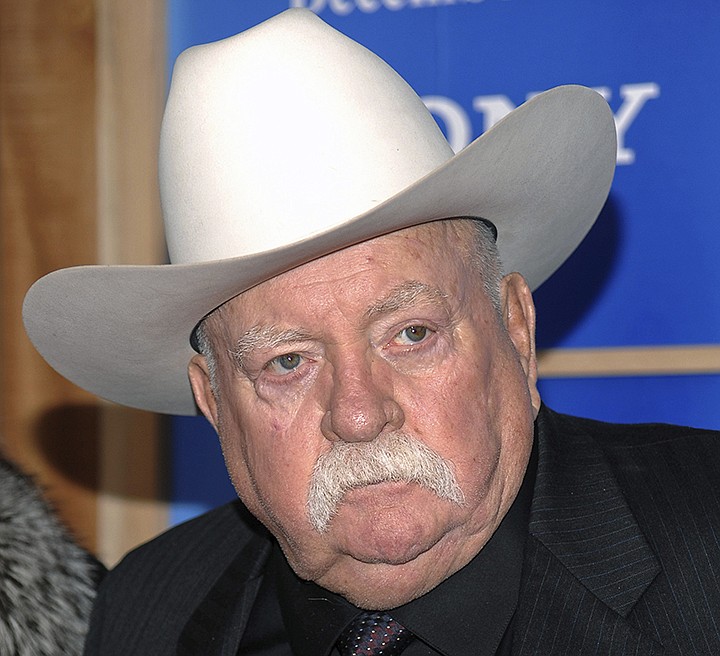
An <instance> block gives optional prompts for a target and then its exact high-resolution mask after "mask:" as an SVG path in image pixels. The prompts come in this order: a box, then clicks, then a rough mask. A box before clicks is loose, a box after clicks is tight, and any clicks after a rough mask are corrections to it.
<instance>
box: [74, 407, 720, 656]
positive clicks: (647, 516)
mask: <svg viewBox="0 0 720 656" xmlns="http://www.w3.org/2000/svg"><path fill="white" fill-rule="evenodd" d="M269 546H270V541H269V539H268V536H267V534H266V532H265V531H264V529H262V527H260V526H259V525H258V524H257V523H256V522H255V520H253V519H252V518H251V517H249V516H248V514H247V511H245V510H244V509H243V507H242V506H241V505H240V504H239V503H233V504H229V505H226V506H223V507H221V508H219V509H216V510H214V511H212V512H210V513H208V514H206V515H204V516H202V517H200V518H198V519H195V520H192V521H191V522H189V523H186V524H184V525H182V526H180V527H177V528H174V529H172V530H170V531H169V532H167V533H165V534H164V535H162V536H160V537H159V538H157V539H156V540H153V541H152V542H150V543H149V544H147V545H145V546H143V547H141V548H139V549H138V550H136V551H134V552H133V553H131V554H130V555H129V556H127V557H126V558H125V560H124V561H123V562H122V563H121V564H120V565H119V566H118V567H117V568H116V569H115V570H114V571H113V572H112V573H111V574H110V575H109V576H108V577H107V579H106V580H105V582H104V584H103V586H102V588H101V591H100V595H99V597H98V602H97V605H96V608H95V611H94V615H93V620H92V624H91V630H90V634H89V637H88V643H87V647H86V654H88V655H93V656H94V655H102V656H113V655H115V654H117V655H118V656H120V655H122V656H125V655H127V654H133V655H144V654H148V655H150V654H152V655H153V656H161V655H165V654H182V655H186V654H187V655H190V654H193V655H202V656H212V655H215V654H217V655H220V654H222V655H223V656H235V654H236V653H237V648H238V644H239V640H240V638H241V636H242V634H243V631H244V627H245V624H246V622H247V618H248V615H249V611H250V609H251V608H252V605H253V601H254V598H255V594H256V592H257V589H258V586H259V583H260V581H261V579H262V576H263V571H264V568H265V564H266V561H267V556H268V553H269ZM719 582H720V434H718V433H715V432H710V431H699V430H693V429H688V428H680V427H675V426H667V425H659V424H655V425H628V426H621V425H614V424H605V423H601V422H595V421H590V420H585V419H578V418H575V417H569V416H564V415H558V414H555V413H553V412H551V411H550V410H548V409H547V408H543V409H542V410H541V413H540V416H539V418H538V471H537V478H536V483H535V492H534V497H533V502H532V510H531V515H530V526H529V536H528V542H527V545H526V552H525V561H524V565H523V576H522V583H521V590H520V601H519V606H518V610H517V615H516V621H515V632H514V637H513V650H512V651H513V654H517V655H518V656H525V655H530V654H535V655H537V656H554V655H560V654H564V655H567V656H578V655H584V654H597V655H601V656H611V655H612V656H615V655H618V656H619V655H621V654H623V655H630V654H632V655H637V656H639V655H644V654H674V655H683V656H687V655H689V654H707V655H711V654H712V655H717V654H720V585H719ZM478 621H482V620H481V619H479V620H478Z"/></svg>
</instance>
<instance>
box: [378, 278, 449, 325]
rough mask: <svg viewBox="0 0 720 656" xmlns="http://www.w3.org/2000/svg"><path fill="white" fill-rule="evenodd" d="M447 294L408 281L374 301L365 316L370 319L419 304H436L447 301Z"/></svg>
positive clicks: (434, 288)
mask: <svg viewBox="0 0 720 656" xmlns="http://www.w3.org/2000/svg"><path fill="white" fill-rule="evenodd" d="M447 297H448V296H447V294H446V293H445V292H442V291H440V290H439V289H437V288H436V287H431V286H430V285H427V284H425V283H424V282H419V281H418V280H408V281H407V282H404V283H401V284H400V285H398V286H397V287H395V288H393V289H392V290H391V291H390V293H389V294H387V296H384V297H383V298H381V299H378V300H377V301H375V302H374V303H373V304H372V305H371V306H370V307H369V308H368V309H367V310H366V311H365V316H366V317H367V318H368V319H372V318H373V317H376V316H378V315H382V314H389V313H391V312H397V311H398V310H404V309H406V308H409V307H412V306H414V305H418V304H421V303H438V302H442V303H443V304H444V302H445V301H446V300H447Z"/></svg>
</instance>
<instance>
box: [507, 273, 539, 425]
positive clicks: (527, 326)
mask: <svg viewBox="0 0 720 656" xmlns="http://www.w3.org/2000/svg"><path fill="white" fill-rule="evenodd" d="M501 295H502V316H503V322H504V324H505V328H506V330H507V332H508V335H509V336H510V340H511V341H512V343H513V346H514V347H515V350H516V351H517V354H518V356H519V358H520V363H521V364H522V367H523V371H524V372H525V377H526V379H527V385H528V390H529V392H530V398H531V402H532V406H533V408H534V409H535V414H536V415H537V412H538V410H539V409H540V393H539V392H538V388H537V358H536V354H535V303H534V302H533V299H532V292H531V291H530V288H529V287H528V285H527V282H525V279H524V278H523V277H522V276H521V275H520V274H519V273H510V274H508V275H507V276H505V277H504V278H503V279H502V283H501Z"/></svg>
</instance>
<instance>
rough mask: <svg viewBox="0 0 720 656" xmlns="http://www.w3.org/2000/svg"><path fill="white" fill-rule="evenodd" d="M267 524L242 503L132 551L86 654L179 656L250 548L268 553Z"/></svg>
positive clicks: (118, 571)
mask: <svg viewBox="0 0 720 656" xmlns="http://www.w3.org/2000/svg"><path fill="white" fill-rule="evenodd" d="M267 543H268V539H267V534H266V532H265V529H264V528H263V527H262V526H261V525H260V524H259V523H258V522H257V521H256V520H255V519H254V518H253V517H251V515H250V514H249V512H248V511H247V510H246V509H245V508H244V506H242V504H241V503H240V502H237V501H236V502H232V503H229V504H226V505H224V506H221V507H219V508H216V509H214V510H212V511H210V512H208V513H206V514H204V515H201V516H200V517H197V518H195V519H192V520H190V521H188V522H185V523H183V524H180V525H178V526H176V527H174V528H172V529H170V530H168V531H166V532H165V533H163V534H162V535H160V536H158V537H156V538H155V539H153V540H151V541H149V542H147V543H146V544H144V545H142V546H140V547H138V548H137V549H135V550H133V551H131V552H130V553H129V554H128V555H127V556H125V558H124V559H123V560H122V561H121V562H120V563H119V564H118V565H117V566H116V567H115V568H114V569H113V570H112V571H111V572H110V573H109V574H108V575H107V576H106V578H105V580H104V581H103V583H102V585H101V586H100V590H99V593H98V598H97V602H96V605H95V609H94V610H93V614H92V617H91V622H90V633H89V635H88V640H87V644H86V650H85V653H86V654H102V655H103V656H110V655H111V654H115V653H117V654H118V655H119V654H127V653H132V654H158V655H159V654H174V653H175V650H176V647H177V639H178V637H179V635H180V633H181V632H182V629H183V627H184V626H185V623H186V622H187V620H188V619H189V617H190V616H191V615H192V613H193V611H194V610H195V608H196V607H197V606H198V604H199V603H200V602H201V601H202V600H203V599H204V598H205V596H206V595H207V593H208V592H209V590H210V589H211V588H212V586H213V585H214V584H215V582H216V581H217V580H218V579H219V578H220V576H221V575H222V574H223V573H224V572H225V570H226V569H227V568H228V567H229V566H230V564H231V563H232V562H233V561H234V560H235V559H236V558H237V557H238V556H239V554H240V553H241V552H243V551H247V554H248V566H252V565H253V562H252V561H253V555H256V556H257V558H259V557H260V556H261V554H263V553H264V550H265V546H266V545H267Z"/></svg>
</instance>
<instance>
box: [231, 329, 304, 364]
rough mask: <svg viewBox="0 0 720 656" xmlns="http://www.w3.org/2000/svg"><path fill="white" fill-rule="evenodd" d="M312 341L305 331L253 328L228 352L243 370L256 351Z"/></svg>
mask: <svg viewBox="0 0 720 656" xmlns="http://www.w3.org/2000/svg"><path fill="white" fill-rule="evenodd" d="M309 339H311V335H310V333H308V332H307V331H305V330H300V329H295V328H288V329H281V328H277V327H276V326H253V327H252V328H250V329H249V330H246V331H245V332H244V333H243V335H242V336H241V337H240V339H238V340H237V342H235V347H234V348H232V349H229V350H228V353H229V354H230V356H231V357H232V359H233V361H234V362H235V365H236V366H237V367H238V368H240V369H242V368H243V365H244V360H245V359H247V356H248V355H249V354H250V353H251V352H252V351H254V350H255V349H273V348H277V347H278V346H282V345H283V344H290V343H293V342H304V341H307V340H309Z"/></svg>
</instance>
